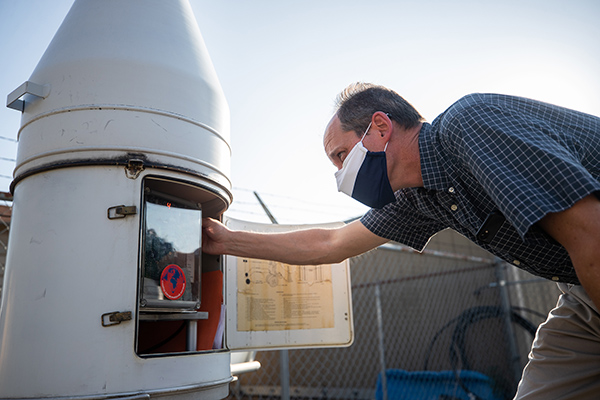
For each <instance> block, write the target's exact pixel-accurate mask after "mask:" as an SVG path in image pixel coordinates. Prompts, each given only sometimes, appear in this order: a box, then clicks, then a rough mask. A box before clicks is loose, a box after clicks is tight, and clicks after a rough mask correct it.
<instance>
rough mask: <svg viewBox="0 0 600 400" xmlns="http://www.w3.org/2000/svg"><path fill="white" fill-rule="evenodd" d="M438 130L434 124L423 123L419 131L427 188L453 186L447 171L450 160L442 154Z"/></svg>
mask: <svg viewBox="0 0 600 400" xmlns="http://www.w3.org/2000/svg"><path fill="white" fill-rule="evenodd" d="M439 140H440V139H439V136H438V130H437V129H436V125H435V121H434V123H433V125H431V124H428V123H427V122H424V123H423V126H422V127H421V131H420V132H419V154H420V157H421V176H422V178H423V186H424V187H425V189H432V190H444V191H445V190H447V189H448V188H449V187H450V186H451V181H450V177H449V175H448V173H447V172H446V171H447V167H448V166H447V165H445V164H447V163H448V161H449V160H445V159H444V157H443V156H442V154H441V151H440V150H441V148H440V146H441V144H440V143H439Z"/></svg>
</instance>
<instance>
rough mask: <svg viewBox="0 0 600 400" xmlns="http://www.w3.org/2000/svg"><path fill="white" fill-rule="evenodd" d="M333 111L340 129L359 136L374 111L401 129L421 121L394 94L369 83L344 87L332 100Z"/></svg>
mask: <svg viewBox="0 0 600 400" xmlns="http://www.w3.org/2000/svg"><path fill="white" fill-rule="evenodd" d="M336 110H337V116H338V118H339V119H340V122H341V126H342V129H344V130H345V131H355V132H356V134H357V135H359V136H362V134H363V133H364V131H365V130H366V129H367V126H369V123H370V122H371V118H372V116H373V114H375V113H376V112H377V111H382V112H384V113H386V114H387V115H388V116H389V117H390V119H391V120H393V121H396V122H397V123H398V124H399V125H400V126H401V127H403V128H405V129H410V128H413V127H415V126H417V125H418V124H419V123H421V122H423V121H424V119H423V117H422V116H421V114H419V112H418V111H417V110H416V109H415V108H414V107H413V106H412V105H411V104H410V103H408V102H407V101H406V100H404V99H403V98H402V97H401V96H400V95H399V94H398V93H396V92H394V91H393V90H390V89H388V88H386V87H384V86H380V85H375V84H372V83H363V82H357V83H353V84H351V85H349V86H348V87H346V88H345V89H344V90H343V91H342V92H341V93H340V94H338V96H337V98H336Z"/></svg>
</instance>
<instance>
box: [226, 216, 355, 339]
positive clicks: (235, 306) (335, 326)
mask: <svg viewBox="0 0 600 400" xmlns="http://www.w3.org/2000/svg"><path fill="white" fill-rule="evenodd" d="M225 222H226V224H227V226H228V227H230V228H231V229H242V230H250V231H259V232H276V231H289V230H295V229H307V228H312V227H321V228H332V227H334V226H339V224H322V225H294V226H292V225H269V224H260V223H253V222H245V221H240V220H235V219H232V218H226V221H225ZM248 265H249V267H248ZM316 268H320V270H316V269H315V266H289V265H287V264H281V263H274V262H267V261H263V260H253V259H243V258H238V257H232V256H227V257H226V260H225V269H226V277H225V280H226V282H227V284H226V296H225V298H226V304H227V318H226V341H227V346H228V348H230V349H236V350H239V349H291V348H307V347H336V346H349V345H351V344H352V341H353V339H354V329H353V321H352V296H351V289H350V268H349V262H348V260H346V261H344V262H342V263H339V264H330V265H323V266H317V267H316ZM329 295H331V301H330V298H329Z"/></svg>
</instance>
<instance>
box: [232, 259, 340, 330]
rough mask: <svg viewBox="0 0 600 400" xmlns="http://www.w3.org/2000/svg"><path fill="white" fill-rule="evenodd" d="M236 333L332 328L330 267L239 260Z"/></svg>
mask: <svg viewBox="0 0 600 400" xmlns="http://www.w3.org/2000/svg"><path fill="white" fill-rule="evenodd" d="M237 271H238V272H237V274H238V275H237V280H238V295H237V325H238V326H237V330H238V331H261V330H263V331H272V330H295V329H320V328H333V326H334V311H333V287H332V281H331V265H318V266H312V265H311V266H295V265H288V264H283V263H279V262H275V261H266V260H256V259H245V258H238V262H237Z"/></svg>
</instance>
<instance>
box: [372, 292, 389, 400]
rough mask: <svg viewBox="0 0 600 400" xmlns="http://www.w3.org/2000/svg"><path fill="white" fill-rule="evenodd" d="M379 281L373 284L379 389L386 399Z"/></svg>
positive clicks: (384, 399)
mask: <svg viewBox="0 0 600 400" xmlns="http://www.w3.org/2000/svg"><path fill="white" fill-rule="evenodd" d="M379 287H380V285H379V283H378V284H377V285H375V303H376V307H377V336H378V338H379V365H380V368H381V391H382V393H383V397H382V399H383V400H387V398H388V396H387V376H386V374H385V370H386V366H385V343H384V341H383V339H384V335H383V314H382V311H381V290H380V288H379Z"/></svg>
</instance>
